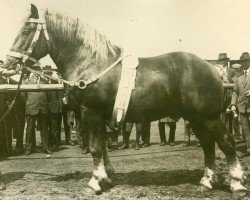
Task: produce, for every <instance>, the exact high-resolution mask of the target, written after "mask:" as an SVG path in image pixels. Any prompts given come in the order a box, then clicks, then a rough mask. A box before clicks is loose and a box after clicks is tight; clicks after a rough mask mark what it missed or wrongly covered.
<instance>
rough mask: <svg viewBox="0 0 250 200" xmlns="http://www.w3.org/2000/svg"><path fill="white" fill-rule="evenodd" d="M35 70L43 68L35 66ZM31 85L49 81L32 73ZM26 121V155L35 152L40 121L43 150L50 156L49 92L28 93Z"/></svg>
mask: <svg viewBox="0 0 250 200" xmlns="http://www.w3.org/2000/svg"><path fill="white" fill-rule="evenodd" d="M33 69H34V70H37V71H40V72H41V68H40V66H38V65H34V66H33ZM29 83H30V84H39V83H41V84H47V83H48V81H47V80H45V79H44V78H42V77H40V76H39V75H38V74H36V73H31V75H30V79H29ZM26 99H27V100H26V119H27V129H26V140H27V145H26V151H25V154H26V155H30V154H31V153H33V152H34V151H35V147H36V144H35V139H34V138H35V122H36V120H39V123H40V124H39V125H40V130H41V141H42V150H43V152H44V153H47V154H50V153H51V151H50V150H49V144H48V102H49V94H48V92H27V93H26Z"/></svg>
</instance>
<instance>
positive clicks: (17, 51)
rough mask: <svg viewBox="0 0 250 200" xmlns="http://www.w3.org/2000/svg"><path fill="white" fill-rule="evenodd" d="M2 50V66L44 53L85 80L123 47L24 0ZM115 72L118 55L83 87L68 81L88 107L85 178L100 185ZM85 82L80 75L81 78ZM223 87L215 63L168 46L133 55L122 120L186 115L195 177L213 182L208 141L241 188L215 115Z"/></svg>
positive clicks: (107, 174)
mask: <svg viewBox="0 0 250 200" xmlns="http://www.w3.org/2000/svg"><path fill="white" fill-rule="evenodd" d="M10 51H11V53H10V54H9V55H8V56H7V59H6V62H5V67H6V68H9V69H11V68H12V66H15V65H16V64H17V63H20V62H23V63H24V65H25V66H31V65H32V64H34V62H35V60H39V59H40V58H42V57H44V56H45V55H47V54H49V55H50V57H51V58H52V59H53V61H54V62H55V64H56V65H57V67H58V69H59V71H60V72H61V74H62V77H63V79H66V80H69V81H74V82H77V81H80V80H90V77H92V76H94V75H96V74H99V73H101V72H102V71H104V70H105V69H106V68H107V67H108V66H110V65H111V64H112V63H114V62H115V61H116V60H117V59H119V58H120V56H121V54H122V49H121V48H120V47H117V46H115V45H112V44H111V43H110V41H108V40H107V39H106V37H105V36H103V35H101V34H99V33H98V32H97V31H96V30H94V29H92V28H90V27H89V25H87V24H84V23H81V22H79V20H78V19H72V18H70V17H68V16H65V15H63V14H60V13H58V12H55V11H50V10H48V9H47V10H46V11H44V12H43V13H42V14H40V13H39V10H38V9H37V7H36V6H34V5H31V12H30V13H29V16H28V17H27V19H26V21H25V23H24V25H23V27H22V28H21V30H20V31H19V33H18V35H17V37H16V39H15V41H14V43H13V45H12V47H11V49H10ZM120 75H121V63H118V64H117V65H116V66H115V67H113V68H112V69H111V70H110V71H109V72H108V73H106V74H105V75H103V76H101V77H100V78H99V79H98V80H96V81H94V82H92V83H90V84H89V85H88V86H87V87H86V88H85V89H79V88H78V87H77V86H74V87H73V91H74V95H75V97H76V98H77V100H78V102H81V103H83V104H84V105H85V106H86V107H88V108H89V109H90V110H91V112H90V114H89V119H88V121H89V123H90V124H89V132H90V141H89V142H90V151H91V154H92V156H93V161H94V172H93V176H92V178H91V180H90V181H89V183H88V185H89V186H90V187H91V188H93V190H94V191H96V192H100V191H101V189H102V188H101V183H102V182H108V183H111V175H112V173H113V172H114V170H113V167H112V165H111V163H110V160H109V156H108V152H107V149H106V145H105V141H104V133H105V121H106V120H110V119H111V115H112V110H113V106H114V102H115V99H116V94H117V88H118V83H119V79H120ZM81 83H85V82H81ZM222 102H223V87H222V83H221V81H220V77H219V75H218V73H217V72H216V70H215V69H214V68H213V67H212V66H211V65H210V64H209V63H208V62H206V61H204V60H202V59H200V58H198V57H197V56H195V55H193V54H190V53H184V52H174V53H167V54H164V55H160V56H156V57H148V58H139V66H138V68H137V76H136V81H135V89H134V90H133V92H132V95H131V99H130V103H129V107H128V111H127V116H126V119H125V120H126V121H127V122H135V123H140V122H144V121H153V120H157V119H160V118H163V117H166V116H170V117H172V118H179V117H183V118H184V119H185V120H188V121H190V123H191V125H192V128H193V130H194V133H195V135H196V136H197V137H198V139H199V141H200V144H201V146H202V148H203V151H204V154H205V172H204V176H203V177H202V179H201V182H200V183H201V184H202V185H204V186H206V187H207V188H210V189H212V187H213V184H214V183H215V182H216V181H217V178H216V177H217V176H216V172H215V142H216V143H217V144H218V146H219V148H220V149H221V150H222V151H223V153H224V154H225V156H226V159H227V162H228V165H229V172H230V176H231V189H232V191H239V190H246V187H245V186H244V182H245V180H246V173H245V172H244V170H243V168H242V166H241V164H240V162H239V160H238V159H237V157H236V152H235V144H234V140H233V138H232V136H231V135H230V134H229V132H228V130H227V129H226V127H225V126H224V124H223V123H222V122H221V120H220V117H219V116H220V113H221V111H222Z"/></svg>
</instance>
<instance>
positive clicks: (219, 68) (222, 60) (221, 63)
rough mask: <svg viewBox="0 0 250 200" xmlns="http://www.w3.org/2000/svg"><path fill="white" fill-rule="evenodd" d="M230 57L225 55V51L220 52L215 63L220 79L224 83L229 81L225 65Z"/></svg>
mask: <svg viewBox="0 0 250 200" xmlns="http://www.w3.org/2000/svg"><path fill="white" fill-rule="evenodd" d="M229 59H230V58H228V57H227V54H226V53H220V54H219V58H218V64H217V65H215V68H216V69H217V71H218V72H219V75H220V77H221V80H222V81H223V82H225V83H228V82H229V79H228V73H227V65H228V61H229Z"/></svg>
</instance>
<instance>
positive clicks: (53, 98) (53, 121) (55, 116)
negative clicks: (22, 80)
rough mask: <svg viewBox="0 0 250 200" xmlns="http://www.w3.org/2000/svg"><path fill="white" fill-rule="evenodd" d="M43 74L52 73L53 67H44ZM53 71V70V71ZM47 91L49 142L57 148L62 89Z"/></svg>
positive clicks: (50, 74)
mask: <svg viewBox="0 0 250 200" xmlns="http://www.w3.org/2000/svg"><path fill="white" fill-rule="evenodd" d="M43 72H44V74H46V75H49V76H54V75H53V69H52V67H51V66H50V65H46V66H45V67H44V71H43ZM54 73H55V72H54ZM48 82H49V83H50V84H57V83H58V81H55V80H48ZM48 93H49V96H50V98H49V102H48V107H49V114H48V131H49V132H48V135H49V144H50V146H51V147H53V148H55V149H57V148H58V147H59V145H60V134H61V128H60V126H61V123H60V120H61V107H60V99H62V98H63V92H62V91H50V92H48Z"/></svg>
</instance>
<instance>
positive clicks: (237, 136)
mask: <svg viewBox="0 0 250 200" xmlns="http://www.w3.org/2000/svg"><path fill="white" fill-rule="evenodd" d="M231 68H232V69H233V70H234V71H235V76H234V77H233V81H234V83H235V81H236V79H237V78H239V77H240V76H242V75H244V70H243V68H242V65H241V64H238V63H236V64H233V65H232V66H231ZM229 112H230V110H229ZM231 115H232V119H233V121H232V122H233V132H234V140H235V142H236V143H241V142H243V138H242V136H241V134H240V124H239V114H238V112H237V113H232V112H231Z"/></svg>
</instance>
